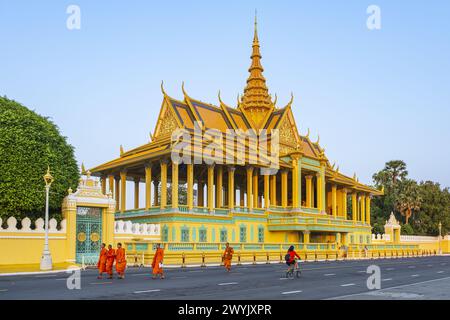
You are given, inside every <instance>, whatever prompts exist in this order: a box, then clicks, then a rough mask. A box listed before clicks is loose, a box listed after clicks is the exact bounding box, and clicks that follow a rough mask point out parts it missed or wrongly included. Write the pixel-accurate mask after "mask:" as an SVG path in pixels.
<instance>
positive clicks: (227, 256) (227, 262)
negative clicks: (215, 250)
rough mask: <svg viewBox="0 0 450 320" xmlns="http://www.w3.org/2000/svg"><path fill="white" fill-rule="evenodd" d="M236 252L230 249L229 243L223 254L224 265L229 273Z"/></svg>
mask: <svg viewBox="0 0 450 320" xmlns="http://www.w3.org/2000/svg"><path fill="white" fill-rule="evenodd" d="M233 254H234V250H233V248H232V247H230V244H229V243H228V242H227V244H226V247H225V252H224V253H223V265H224V267H225V269H227V272H230V270H231V260H232V259H233Z"/></svg>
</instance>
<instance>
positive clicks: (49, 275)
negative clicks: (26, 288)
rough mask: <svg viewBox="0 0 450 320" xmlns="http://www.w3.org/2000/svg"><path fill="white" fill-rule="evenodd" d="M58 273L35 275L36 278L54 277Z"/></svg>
mask: <svg viewBox="0 0 450 320" xmlns="http://www.w3.org/2000/svg"><path fill="white" fill-rule="evenodd" d="M56 276H57V275H56V274H53V275H52V274H47V275H42V276H34V277H35V278H53V277H56Z"/></svg>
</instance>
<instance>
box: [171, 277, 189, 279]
mask: <svg viewBox="0 0 450 320" xmlns="http://www.w3.org/2000/svg"><path fill="white" fill-rule="evenodd" d="M173 278H174V279H186V278H187V277H173Z"/></svg>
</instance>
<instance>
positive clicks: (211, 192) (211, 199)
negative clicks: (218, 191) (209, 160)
mask: <svg viewBox="0 0 450 320" xmlns="http://www.w3.org/2000/svg"><path fill="white" fill-rule="evenodd" d="M208 210H209V212H213V211H214V165H208Z"/></svg>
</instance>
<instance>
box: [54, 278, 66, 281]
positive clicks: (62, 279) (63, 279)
mask: <svg viewBox="0 0 450 320" xmlns="http://www.w3.org/2000/svg"><path fill="white" fill-rule="evenodd" d="M67 279H68V278H60V279H55V280H56V281H65V280H67Z"/></svg>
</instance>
